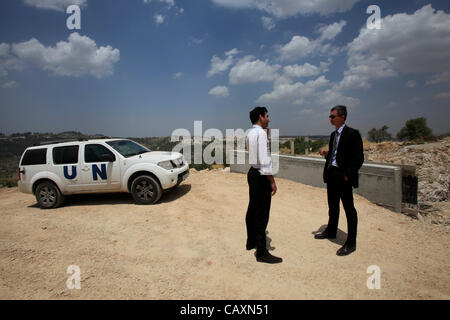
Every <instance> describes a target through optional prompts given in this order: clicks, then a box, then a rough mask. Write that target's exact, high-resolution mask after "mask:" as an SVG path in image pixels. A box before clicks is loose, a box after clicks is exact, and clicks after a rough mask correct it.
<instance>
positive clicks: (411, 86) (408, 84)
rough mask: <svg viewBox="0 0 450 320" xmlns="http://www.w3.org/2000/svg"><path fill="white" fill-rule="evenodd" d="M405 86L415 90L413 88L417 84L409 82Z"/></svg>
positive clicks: (412, 81)
mask: <svg viewBox="0 0 450 320" xmlns="http://www.w3.org/2000/svg"><path fill="white" fill-rule="evenodd" d="M406 86H407V87H408V88H415V87H416V86H417V82H416V81H414V80H409V81H408V82H407V83H406Z"/></svg>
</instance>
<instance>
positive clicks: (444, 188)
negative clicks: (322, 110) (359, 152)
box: [366, 137, 450, 225]
mask: <svg viewBox="0 0 450 320" xmlns="http://www.w3.org/2000/svg"><path fill="white" fill-rule="evenodd" d="M366 152H367V153H368V160H369V161H374V162H382V163H393V164H402V163H403V164H406V165H413V166H416V175H417V177H418V180H419V182H418V195H417V196H418V202H419V209H420V213H422V214H425V215H427V214H429V213H431V212H437V211H441V210H440V208H442V207H445V208H447V206H446V205H443V204H442V203H440V202H443V201H446V200H448V198H449V182H450V180H449V177H450V175H449V174H450V162H449V160H450V159H449V158H450V157H449V154H450V137H447V138H445V139H442V140H440V141H438V142H433V143H425V144H418V145H408V144H407V143H401V142H400V143H399V142H382V143H378V144H370V146H367V148H366ZM435 216H436V214H435ZM436 218H438V217H437V216H436ZM441 218H442V219H438V220H439V221H437V222H435V223H440V224H441V223H442V224H446V225H448V224H449V220H448V219H446V218H445V217H441Z"/></svg>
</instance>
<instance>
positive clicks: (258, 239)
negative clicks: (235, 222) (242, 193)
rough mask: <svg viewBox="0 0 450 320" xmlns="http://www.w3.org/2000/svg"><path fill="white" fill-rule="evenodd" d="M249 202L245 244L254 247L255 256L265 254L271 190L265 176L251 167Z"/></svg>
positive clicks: (249, 174)
mask: <svg viewBox="0 0 450 320" xmlns="http://www.w3.org/2000/svg"><path fill="white" fill-rule="evenodd" d="M247 182H248V187H249V195H250V201H249V204H248V209H247V215H246V217H245V223H246V226H247V244H248V245H252V246H253V245H255V246H256V254H257V255H260V254H263V253H264V252H266V250H267V249H266V228H267V224H268V223H269V212H270V202H271V199H272V197H271V193H272V188H271V186H270V181H269V179H268V178H267V177H266V176H263V175H261V174H260V173H259V171H258V169H254V168H253V167H251V168H250V170H249V171H248V173H247Z"/></svg>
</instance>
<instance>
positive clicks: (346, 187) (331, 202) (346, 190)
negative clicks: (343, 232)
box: [325, 166, 358, 245]
mask: <svg viewBox="0 0 450 320" xmlns="http://www.w3.org/2000/svg"><path fill="white" fill-rule="evenodd" d="M327 180H328V182H327V196H328V209H329V211H328V215H329V220H328V226H327V228H326V230H325V232H326V233H328V234H329V235H332V236H335V235H336V232H337V227H338V222H339V203H340V200H342V205H343V207H344V210H345V215H346V216H347V230H348V235H347V241H346V244H347V245H356V233H357V226H358V215H357V212H356V209H355V206H354V204H353V187H352V185H351V184H350V183H349V182H346V181H345V179H344V173H343V172H342V171H341V170H340V169H339V168H336V167H333V166H332V167H331V168H330V169H328V179H327Z"/></svg>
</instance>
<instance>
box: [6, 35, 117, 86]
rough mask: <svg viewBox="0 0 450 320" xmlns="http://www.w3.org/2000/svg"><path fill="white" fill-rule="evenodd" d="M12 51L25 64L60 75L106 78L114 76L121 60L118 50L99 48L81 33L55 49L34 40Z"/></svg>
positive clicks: (22, 43)
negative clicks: (116, 64)
mask: <svg viewBox="0 0 450 320" xmlns="http://www.w3.org/2000/svg"><path fill="white" fill-rule="evenodd" d="M11 48H12V49H11V51H12V53H13V54H14V55H15V57H17V59H18V60H19V61H20V62H21V63H23V64H30V65H33V66H35V67H37V68H40V69H42V70H49V71H51V72H52V73H53V74H55V75H59V76H75V77H78V76H84V75H91V76H94V77H96V78H103V77H106V76H110V75H112V74H113V73H114V64H115V63H117V62H118V61H119V60H120V51H119V50H118V49H113V48H112V47H111V46H106V47H98V46H97V44H96V43H95V41H94V40H92V39H90V38H89V37H87V36H80V35H79V34H78V33H77V32H74V33H71V34H70V36H69V38H68V41H67V42H64V41H60V42H58V43H57V44H56V46H55V47H45V46H44V45H43V44H41V43H40V42H39V41H38V40H36V39H34V38H33V39H31V40H29V41H26V42H21V43H17V44H13V45H12V46H11Z"/></svg>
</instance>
